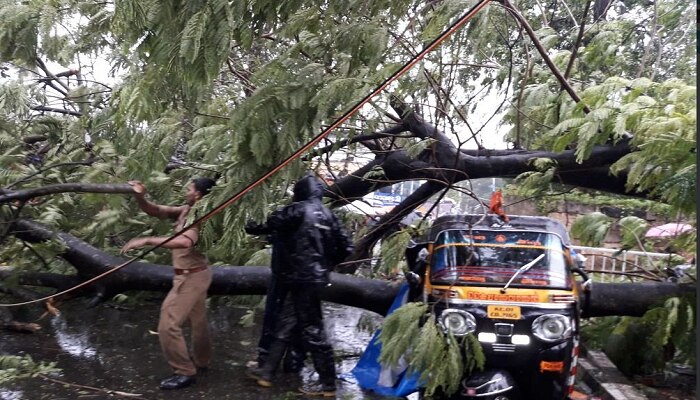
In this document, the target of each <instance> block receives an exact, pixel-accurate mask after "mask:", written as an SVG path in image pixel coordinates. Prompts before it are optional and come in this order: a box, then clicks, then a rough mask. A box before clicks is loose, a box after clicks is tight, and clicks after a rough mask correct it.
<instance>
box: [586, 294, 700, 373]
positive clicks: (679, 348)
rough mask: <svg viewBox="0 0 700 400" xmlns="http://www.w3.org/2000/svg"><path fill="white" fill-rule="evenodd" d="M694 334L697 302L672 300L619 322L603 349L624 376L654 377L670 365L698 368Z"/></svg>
mask: <svg viewBox="0 0 700 400" xmlns="http://www.w3.org/2000/svg"><path fill="white" fill-rule="evenodd" d="M611 321H615V320H611ZM695 332H696V331H695V299H694V298H677V297H673V298H669V299H667V300H666V302H665V304H664V305H663V306H661V307H656V308H652V309H650V310H648V311H647V312H646V313H645V314H644V316H642V317H640V318H634V317H623V318H620V319H619V322H616V323H615V327H614V329H613V330H612V335H610V331H607V332H606V333H605V335H606V336H608V339H607V341H605V344H604V348H605V352H606V353H607V354H608V356H609V357H610V359H611V360H612V361H613V362H614V363H615V365H616V366H617V367H618V368H620V370H621V371H623V372H624V373H626V374H628V375H634V374H651V373H655V372H658V371H661V370H663V369H664V367H665V365H666V363H667V362H669V361H674V362H683V363H689V364H691V365H693V364H695V346H696V343H695ZM599 340H600V339H599Z"/></svg>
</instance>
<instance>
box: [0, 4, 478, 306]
mask: <svg viewBox="0 0 700 400" xmlns="http://www.w3.org/2000/svg"><path fill="white" fill-rule="evenodd" d="M490 1H491V0H479V1H478V2H477V3H476V4H475V5H474V6H473V7H472V8H470V9H469V10H468V11H467V12H465V13H464V14H463V15H462V16H461V17H460V18H459V19H458V20H457V21H455V22H454V23H453V24H452V25H450V27H449V28H447V29H446V30H444V31H443V32H442V33H441V34H440V36H438V37H437V38H435V39H434V40H433V41H432V42H431V43H430V44H429V45H428V46H426V47H425V48H424V49H423V50H421V51H420V53H418V54H417V55H415V56H414V57H413V58H411V59H410V60H409V61H408V62H406V63H405V64H404V65H403V66H402V67H401V68H400V69H399V70H398V71H396V72H394V73H393V74H392V75H391V76H390V77H388V78H387V79H386V80H385V81H384V82H383V83H382V84H380V85H379V86H378V87H377V88H376V89H374V90H373V91H372V92H371V93H370V94H368V95H367V96H365V97H364V98H363V99H362V100H360V101H359V102H358V103H357V104H355V106H354V107H352V108H351V109H350V110H349V111H347V112H346V113H345V114H343V115H342V116H341V117H340V118H338V119H337V120H336V121H335V122H334V123H333V124H331V125H330V126H328V127H327V128H326V129H325V130H323V131H322V132H321V133H320V134H318V135H317V136H316V137H314V138H313V139H311V140H310V141H309V142H307V143H306V144H305V145H304V146H302V147H301V148H299V149H298V150H297V151H295V152H294V153H292V155H290V156H289V157H287V158H286V159H284V161H282V162H281V163H280V164H278V165H277V166H275V167H274V168H272V169H271V170H269V171H268V172H266V173H265V174H263V175H262V176H261V177H260V178H258V179H257V180H255V181H254V182H253V183H250V184H249V185H248V186H246V187H245V188H243V189H241V190H240V191H239V192H238V193H236V194H234V195H233V196H231V197H229V198H228V200H226V201H224V202H223V203H221V204H219V205H218V206H216V207H215V208H214V209H212V210H211V211H209V212H208V213H206V214H205V215H203V216H202V217H200V218H199V219H197V220H195V221H194V222H192V223H191V224H189V225H187V226H185V227H184V228H182V229H181V230H180V231H178V232H176V233H174V234H173V235H172V236H170V237H169V238H168V239H166V240H165V241H163V242H161V243H160V244H158V245H156V246H153V247H151V248H148V249H146V250H144V251H143V252H141V253H140V254H139V255H137V256H135V257H133V258H131V259H129V260H127V261H125V262H123V263H121V264H119V265H117V266H116V267H114V268H112V269H110V270H108V271H105V272H103V273H101V274H99V275H96V276H94V277H92V278H90V279H88V280H86V281H84V282H82V283H80V284H78V285H76V286H73V287H71V288H68V289H66V290H63V291H61V292H58V293H54V294H52V295H50V296H46V297H42V298H39V299H34V300H29V301H25V302H21V303H12V304H3V303H0V307H15V306H23V305H27V304H32V303H38V302H42V301H46V300H51V299H53V298H54V297H58V296H62V295H64V294H66V293H69V292H72V291H75V290H78V289H80V288H82V287H84V286H87V285H89V284H91V283H93V282H95V281H97V280H99V279H102V278H104V277H105V276H107V275H109V274H112V273H114V272H117V271H119V270H120V269H122V268H124V267H126V266H127V265H129V264H131V263H133V262H134V261H136V260H139V259H142V258H143V257H144V256H146V255H147V254H150V253H152V252H153V251H154V250H155V249H157V248H159V247H162V246H163V245H164V244H166V243H168V242H170V241H172V240H173V239H175V238H176V237H178V236H180V235H182V234H183V233H184V232H185V231H187V230H188V229H190V228H191V227H192V226H194V225H197V224H201V223H204V222H205V221H207V220H209V219H210V218H211V217H213V216H214V215H216V214H218V213H219V212H221V211H222V210H223V209H224V208H226V207H228V206H229V205H231V204H232V203H234V202H236V201H237V200H238V199H240V198H241V197H243V196H244V195H246V194H247V193H248V192H250V191H251V190H253V188H255V187H256V186H258V185H259V184H261V183H263V182H264V181H265V180H267V178H269V177H270V176H272V175H274V174H275V173H277V172H278V171H280V170H281V169H282V168H284V167H285V166H286V165H287V164H289V163H290V162H292V161H294V159H296V158H297V157H299V156H300V155H302V154H303V153H305V152H306V151H308V150H309V149H311V148H313V147H314V146H315V145H316V144H317V143H318V142H320V141H321V140H323V139H324V138H325V137H326V136H328V134H330V133H331V132H332V131H333V130H334V129H335V128H337V127H338V126H340V125H341V124H343V123H344V122H345V121H347V120H348V118H350V117H351V116H352V115H353V114H355V113H356V112H357V111H358V110H359V109H360V108H362V107H363V106H364V105H365V104H367V103H368V102H369V101H370V100H371V99H372V98H373V97H374V96H376V95H377V94H379V93H381V92H382V91H384V89H386V87H387V86H389V85H390V84H391V83H392V82H394V81H395V80H396V79H398V78H399V77H400V76H401V75H403V74H405V73H406V72H408V70H410V69H411V68H412V67H413V66H414V65H415V64H416V63H418V61H420V60H422V59H423V57H425V56H426V54H428V53H430V52H431V51H432V50H433V49H435V48H436V47H437V46H439V45H440V44H441V43H442V42H443V41H445V40H446V39H447V38H448V37H450V36H451V35H452V34H453V33H455V32H456V31H457V30H459V28H461V27H462V26H463V25H464V24H466V23H467V22H469V20H470V19H472V18H473V17H474V15H476V13H478V12H479V11H481V10H482V9H483V8H484V7H486V5H488V3H489V2H490Z"/></svg>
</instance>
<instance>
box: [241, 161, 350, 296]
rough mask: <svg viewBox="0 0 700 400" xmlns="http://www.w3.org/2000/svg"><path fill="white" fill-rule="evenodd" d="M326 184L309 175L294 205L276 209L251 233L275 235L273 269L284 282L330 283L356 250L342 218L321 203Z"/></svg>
mask: <svg viewBox="0 0 700 400" xmlns="http://www.w3.org/2000/svg"><path fill="white" fill-rule="evenodd" d="M322 197H323V184H322V183H321V182H320V181H319V180H318V179H317V178H316V177H315V176H313V175H310V174H307V175H305V176H304V177H303V178H301V179H300V180H299V181H297V183H296V184H295V185H294V198H293V202H292V204H290V205H288V206H286V207H284V208H282V209H280V210H277V211H275V212H273V213H272V214H271V215H270V216H269V217H268V219H267V221H266V222H265V223H264V224H263V225H254V224H253V225H251V224H249V225H247V226H246V232H248V233H251V234H272V235H274V239H273V250H272V252H273V257H272V258H273V259H272V266H271V267H272V272H273V273H274V274H275V275H276V276H277V277H278V279H279V280H280V281H282V282H289V283H322V284H326V283H328V282H329V279H328V277H329V273H330V271H331V270H332V269H333V267H335V265H336V264H338V263H339V262H341V261H343V260H344V259H345V257H347V256H348V255H349V254H350V253H351V252H352V242H351V241H350V239H349V237H348V234H347V232H346V231H345V229H344V228H343V226H342V225H341V223H340V221H339V220H338V218H337V217H336V216H335V215H334V214H333V213H332V212H331V211H330V210H329V209H328V208H327V207H326V206H325V205H323V203H322V202H321V199H322Z"/></svg>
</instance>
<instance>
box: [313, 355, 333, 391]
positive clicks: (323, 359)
mask: <svg viewBox="0 0 700 400" xmlns="http://www.w3.org/2000/svg"><path fill="white" fill-rule="evenodd" d="M324 347H325V346H324ZM311 359H312V360H313V362H314V368H315V369H316V372H317V373H318V381H319V383H320V385H321V387H323V389H324V391H326V392H330V391H331V389H335V360H334V359H333V349H332V348H331V347H330V346H328V347H327V348H321V349H316V351H312V352H311Z"/></svg>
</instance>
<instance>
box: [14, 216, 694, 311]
mask: <svg viewBox="0 0 700 400" xmlns="http://www.w3.org/2000/svg"><path fill="white" fill-rule="evenodd" d="M11 230H12V233H13V234H14V235H15V236H17V237H18V238H20V239H22V240H25V241H27V242H33V243H36V242H42V241H47V240H60V241H61V242H62V243H63V244H64V245H65V251H64V252H63V253H62V254H61V257H62V258H63V259H65V260H66V261H67V262H69V263H70V264H71V265H73V266H74V267H75V269H76V274H75V275H60V274H50V273H22V272H19V283H20V284H22V285H38V286H46V287H52V288H56V289H57V290H59V291H60V290H65V289H68V288H70V287H72V286H74V285H76V284H77V283H79V282H82V281H85V280H87V279H89V278H91V277H94V276H96V275H99V274H101V273H104V272H106V271H108V270H110V269H112V268H113V267H114V266H116V265H119V264H121V263H123V262H124V258H121V257H117V256H113V255H111V254H108V253H105V252H103V251H101V250H99V249H97V248H95V247H93V246H91V245H89V244H88V243H86V242H85V241H83V240H80V239H78V238H76V237H75V236H73V235H70V234H68V233H65V232H58V233H54V232H52V231H51V230H50V229H48V228H46V227H45V226H42V225H41V224H38V223H36V222H33V221H29V220H18V221H17V222H16V223H15V224H14V225H13V226H12V229H11ZM212 269H213V272H214V276H213V281H212V285H211V288H210V290H209V294H210V295H254V294H258V295H259V294H265V291H266V289H267V283H268V281H269V275H270V269H269V268H267V267H250V266H227V265H222V266H214V267H212ZM13 273H14V272H13V271H12V270H8V269H5V270H0V279H6V278H8V277H9V276H10V275H11V274H13ZM172 277H173V271H172V267H171V266H169V265H159V264H151V263H146V262H134V263H132V264H130V265H127V266H126V267H124V268H122V269H120V270H118V271H116V272H114V273H112V274H110V275H108V276H106V277H105V278H103V279H100V280H99V281H97V282H96V283H94V284H92V285H90V286H87V287H85V288H83V289H81V291H80V292H79V293H78V294H79V295H82V296H91V297H92V298H93V300H92V302H93V303H97V302H100V301H104V300H108V299H110V298H111V297H112V296H114V295H116V294H118V293H122V292H127V291H132V290H146V291H156V292H166V291H168V290H169V289H170V287H171V282H172ZM331 282H332V284H331V285H330V286H329V287H327V288H326V289H325V290H324V291H323V299H324V300H326V301H330V302H334V303H338V304H344V305H348V306H352V307H358V308H363V309H366V310H370V311H373V312H376V313H379V314H384V313H386V311H387V309H388V308H389V306H390V304H391V302H392V301H393V299H394V297H395V295H396V293H397V291H398V285H397V284H396V283H395V282H387V281H381V280H375V279H367V278H362V277H357V276H351V275H345V274H339V273H332V274H331ZM694 290H695V288H694V287H693V286H690V285H678V284H675V283H670V282H654V283H596V284H595V285H594V288H593V290H592V291H591V295H590V298H589V299H588V300H587V301H586V303H587V305H586V310H587V312H586V314H585V316H586V317H597V316H607V315H628V316H641V315H642V314H644V312H645V311H646V310H648V309H649V308H650V307H652V306H655V305H658V304H660V303H662V302H663V300H664V299H666V298H668V297H671V296H680V295H684V294H689V293H692V292H693V291H694Z"/></svg>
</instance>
